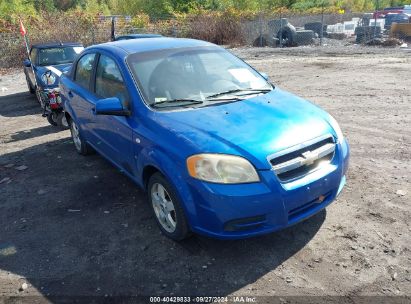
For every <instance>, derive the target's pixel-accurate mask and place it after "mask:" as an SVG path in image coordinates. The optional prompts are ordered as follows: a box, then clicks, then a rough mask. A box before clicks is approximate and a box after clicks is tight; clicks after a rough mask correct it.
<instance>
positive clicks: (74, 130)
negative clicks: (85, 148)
mask: <svg viewBox="0 0 411 304" xmlns="http://www.w3.org/2000/svg"><path fill="white" fill-rule="evenodd" d="M71 136H72V137H73V142H74V145H75V146H76V149H77V150H78V151H81V139H80V131H79V129H78V127H77V125H76V123H75V122H74V121H72V122H71Z"/></svg>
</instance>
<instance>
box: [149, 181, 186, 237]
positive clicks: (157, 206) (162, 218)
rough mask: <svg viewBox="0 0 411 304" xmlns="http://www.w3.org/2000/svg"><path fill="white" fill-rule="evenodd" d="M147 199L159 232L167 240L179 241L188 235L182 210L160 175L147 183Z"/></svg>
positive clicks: (168, 185) (169, 185) (175, 196)
mask: <svg viewBox="0 0 411 304" xmlns="http://www.w3.org/2000/svg"><path fill="white" fill-rule="evenodd" d="M147 188H148V189H147V190H148V191H147V192H148V198H149V201H150V204H151V206H152V208H153V212H154V216H155V218H156V220H157V224H158V226H159V227H160V229H161V231H162V232H163V233H164V234H165V235H166V236H168V237H169V238H171V239H173V240H176V241H180V240H183V239H185V238H187V237H188V236H189V235H190V232H189V229H188V225H187V220H186V217H185V214H184V210H183V208H182V207H181V203H180V200H179V199H178V197H177V195H176V194H175V192H174V190H173V187H172V186H171V184H170V183H169V182H168V181H167V180H166V178H165V177H164V176H163V175H162V174H160V173H155V174H153V175H152V176H151V178H150V180H149V183H148V187H147Z"/></svg>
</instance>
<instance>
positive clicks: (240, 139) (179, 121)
mask: <svg viewBox="0 0 411 304" xmlns="http://www.w3.org/2000/svg"><path fill="white" fill-rule="evenodd" d="M157 113H158V112H157ZM158 116H159V117H158V118H160V117H161V116H162V117H163V118H166V119H164V120H163V119H160V120H161V121H162V123H163V125H164V127H165V128H167V129H168V130H172V132H173V133H174V134H177V137H178V138H180V139H183V140H184V141H185V143H186V144H188V145H189V146H190V147H191V149H188V150H189V151H191V152H192V153H206V152H211V153H226V154H236V155H241V156H243V157H246V158H247V159H249V160H250V161H251V162H252V163H253V164H254V166H256V167H257V168H258V169H270V168H271V167H270V164H269V162H268V161H267V157H268V156H269V155H271V154H273V153H276V152H278V151H281V150H283V149H286V148H288V147H291V146H294V145H297V144H300V143H302V142H304V141H307V140H310V139H313V138H315V137H318V136H321V135H324V134H327V133H331V134H333V135H334V136H335V134H334V131H333V130H332V128H331V126H330V124H329V123H328V114H327V113H326V112H325V111H323V110H321V109H320V108H318V107H317V106H315V105H313V104H312V103H310V102H308V101H306V100H304V99H302V98H299V97H297V96H295V95H292V94H290V93H288V92H285V91H282V90H280V89H278V88H276V89H275V90H273V91H272V92H270V93H267V94H265V95H260V96H257V97H254V98H250V99H247V100H243V101H238V102H233V103H226V104H220V105H215V106H209V107H202V108H197V109H192V110H183V111H173V112H166V113H164V112H163V113H161V114H159V115H158Z"/></svg>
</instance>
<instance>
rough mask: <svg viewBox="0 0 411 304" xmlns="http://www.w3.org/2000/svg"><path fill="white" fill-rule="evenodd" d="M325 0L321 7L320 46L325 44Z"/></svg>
mask: <svg viewBox="0 0 411 304" xmlns="http://www.w3.org/2000/svg"><path fill="white" fill-rule="evenodd" d="M324 1H325V0H323V1H322V5H321V6H322V9H321V29H320V46H322V45H323V37H324V5H325V3H324Z"/></svg>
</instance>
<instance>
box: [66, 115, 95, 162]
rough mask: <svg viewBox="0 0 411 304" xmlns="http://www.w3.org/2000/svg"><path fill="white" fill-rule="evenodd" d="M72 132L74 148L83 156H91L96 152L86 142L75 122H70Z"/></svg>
mask: <svg viewBox="0 0 411 304" xmlns="http://www.w3.org/2000/svg"><path fill="white" fill-rule="evenodd" d="M70 132H71V138H72V139H73V142H74V146H75V147H76V150H77V152H78V153H79V154H81V155H89V154H92V153H93V152H94V150H93V149H92V148H91V147H90V145H89V144H88V143H87V142H85V141H84V139H83V137H82V136H81V132H80V129H79V127H78V126H77V125H76V123H75V122H74V121H73V120H70Z"/></svg>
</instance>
